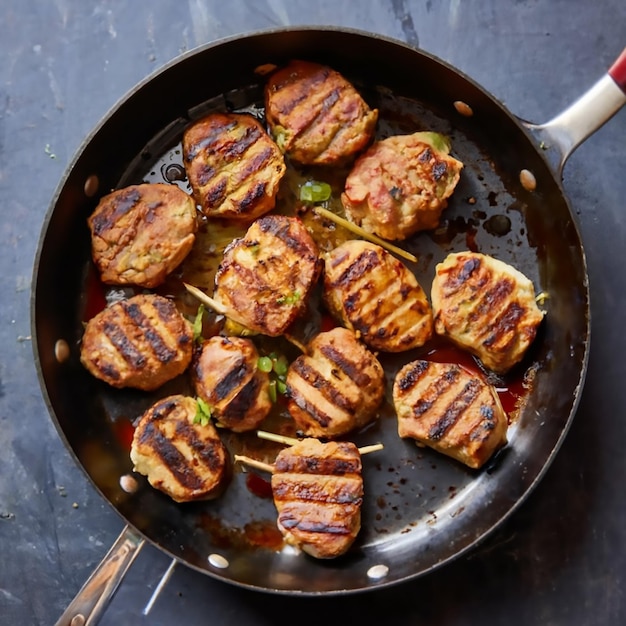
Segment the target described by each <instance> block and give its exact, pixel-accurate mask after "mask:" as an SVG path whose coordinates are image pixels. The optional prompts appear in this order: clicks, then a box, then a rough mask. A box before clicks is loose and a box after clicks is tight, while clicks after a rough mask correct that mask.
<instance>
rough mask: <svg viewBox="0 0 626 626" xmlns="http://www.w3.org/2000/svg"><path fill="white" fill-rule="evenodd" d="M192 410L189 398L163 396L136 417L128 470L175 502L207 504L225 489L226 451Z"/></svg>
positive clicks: (214, 432) (194, 407) (210, 426)
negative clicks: (130, 468) (201, 502)
mask: <svg viewBox="0 0 626 626" xmlns="http://www.w3.org/2000/svg"><path fill="white" fill-rule="evenodd" d="M197 411H198V408H197V403H196V400H195V399H194V398H190V397H188V396H182V395H175V396H169V397H167V398H164V399H162V400H159V401H158V402H156V403H155V404H154V405H153V406H151V407H150V408H149V409H148V410H147V411H146V412H145V413H144V414H143V415H142V416H141V418H140V420H139V422H138V423H137V426H136V428H135V433H134V436H133V441H132V445H131V449H130V458H131V461H132V462H133V464H134V470H135V471H136V472H139V473H140V474H143V475H145V476H147V478H148V482H149V483H150V484H151V485H152V486H153V487H154V488H155V489H159V490H160V491H162V492H163V493H166V494H167V495H168V496H170V498H172V499H173V500H175V501H176V502H192V501H195V500H211V499H213V498H216V497H217V496H219V495H220V494H221V493H222V491H223V489H224V487H225V486H226V485H225V483H226V479H227V477H228V471H227V470H228V467H229V460H228V459H229V457H228V451H227V450H226V448H225V446H224V444H223V443H222V441H221V440H220V437H219V434H218V432H217V429H216V428H215V426H214V425H213V424H212V423H211V422H210V421H209V422H208V423H202V422H200V421H199V420H197V419H196V414H197Z"/></svg>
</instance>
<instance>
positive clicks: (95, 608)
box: [56, 526, 144, 626]
mask: <svg viewBox="0 0 626 626" xmlns="http://www.w3.org/2000/svg"><path fill="white" fill-rule="evenodd" d="M143 545H144V539H143V537H141V536H140V535H139V533H137V532H136V531H135V530H133V529H131V528H130V527H129V526H126V527H125V528H124V530H123V531H122V532H121V533H120V536H119V537H118V538H117V540H116V541H115V543H114V544H113V545H112V546H111V549H110V550H109V551H108V553H107V554H106V556H105V557H104V558H103V559H102V561H101V562H100V563H99V564H98V566H97V567H96V569H95V570H94V572H93V573H92V574H91V576H90V577H89V579H88V580H87V582H86V583H85V584H84V585H83V587H82V589H81V590H80V591H79V592H78V594H77V595H76V597H75V598H74V599H73V600H72V602H71V603H70V605H69V606H68V607H67V609H65V611H64V613H63V615H61V617H60V618H59V620H58V621H57V622H56V626H93V625H94V624H97V623H98V620H99V619H100V617H101V616H102V614H103V613H104V610H105V609H106V607H107V605H108V603H109V601H110V600H111V598H112V597H113V595H114V594H115V591H116V590H117V587H118V585H119V584H120V582H121V581H122V578H123V577H124V575H125V574H126V572H127V570H128V568H129V567H130V566H131V565H132V563H133V561H134V560H135V557H136V556H137V555H138V554H139V551H140V550H141V548H142V547H143Z"/></svg>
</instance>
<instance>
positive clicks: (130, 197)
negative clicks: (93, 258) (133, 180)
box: [89, 187, 142, 236]
mask: <svg viewBox="0 0 626 626" xmlns="http://www.w3.org/2000/svg"><path fill="white" fill-rule="evenodd" d="M141 197H142V196H141V192H140V191H139V190H138V189H137V188H135V187H129V188H128V189H123V190H120V191H118V192H115V198H114V199H113V201H111V200H109V202H108V203H107V204H106V205H105V206H106V209H105V208H100V209H99V210H97V211H96V212H95V213H94V214H93V215H92V216H91V217H90V218H89V224H90V225H91V229H92V232H93V234H94V235H96V236H100V235H102V233H104V232H106V231H107V230H110V229H111V228H113V227H114V226H115V224H116V223H117V221H118V220H119V219H120V218H121V217H122V216H124V215H126V214H127V213H129V212H130V211H132V210H133V208H134V207H135V206H136V205H137V204H138V203H139V202H140V201H141ZM103 202H106V198H105V199H103Z"/></svg>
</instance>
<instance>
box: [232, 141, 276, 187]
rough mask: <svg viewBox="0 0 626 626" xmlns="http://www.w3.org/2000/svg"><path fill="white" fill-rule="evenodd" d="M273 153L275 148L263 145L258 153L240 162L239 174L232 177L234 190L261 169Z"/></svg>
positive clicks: (238, 166) (238, 165)
mask: <svg viewBox="0 0 626 626" xmlns="http://www.w3.org/2000/svg"><path fill="white" fill-rule="evenodd" d="M273 155H274V150H273V149H272V147H271V146H263V147H262V149H261V150H260V151H258V152H257V153H256V154H253V155H250V156H249V158H246V159H244V160H243V161H242V162H240V163H238V164H237V172H236V173H237V176H236V178H235V177H233V179H232V183H233V192H234V191H236V190H237V189H239V187H241V185H243V183H244V182H246V180H247V179H248V178H250V177H251V176H253V175H254V174H256V173H257V172H259V171H261V170H262V169H263V167H264V166H265V164H266V163H267V162H268V161H270V159H271V158H272V156H273Z"/></svg>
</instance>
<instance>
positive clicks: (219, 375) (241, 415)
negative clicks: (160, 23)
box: [192, 336, 272, 432]
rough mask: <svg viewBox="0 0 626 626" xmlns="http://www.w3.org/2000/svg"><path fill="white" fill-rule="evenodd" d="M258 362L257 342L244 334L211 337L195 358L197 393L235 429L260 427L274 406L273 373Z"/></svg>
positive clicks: (241, 430) (225, 424)
mask: <svg viewBox="0 0 626 626" xmlns="http://www.w3.org/2000/svg"><path fill="white" fill-rule="evenodd" d="M258 363H259V353H258V352H257V349H256V347H255V345H254V343H252V341H251V340H250V339H246V338H244V337H219V336H216V337H211V338H210V339H208V340H207V341H205V342H204V343H203V344H202V350H201V352H200V353H199V354H198V356H197V358H196V359H195V360H194V364H193V368H192V369H193V379H194V387H195V390H196V394H197V395H198V396H200V397H201V398H202V399H203V400H205V401H206V402H207V404H208V405H209V406H210V407H211V408H212V415H213V417H214V418H215V419H216V420H217V421H218V422H219V423H220V424H221V425H222V426H225V427H226V428H229V429H230V430H232V431H234V432H244V431H246V430H253V429H254V428H257V427H258V426H259V424H260V423H261V422H262V421H263V420H264V419H265V418H266V417H267V414H268V413H269V412H270V409H271V408H272V400H271V398H270V391H269V388H270V377H269V374H268V373H267V372H262V371H261V370H260V369H259V368H258Z"/></svg>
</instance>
